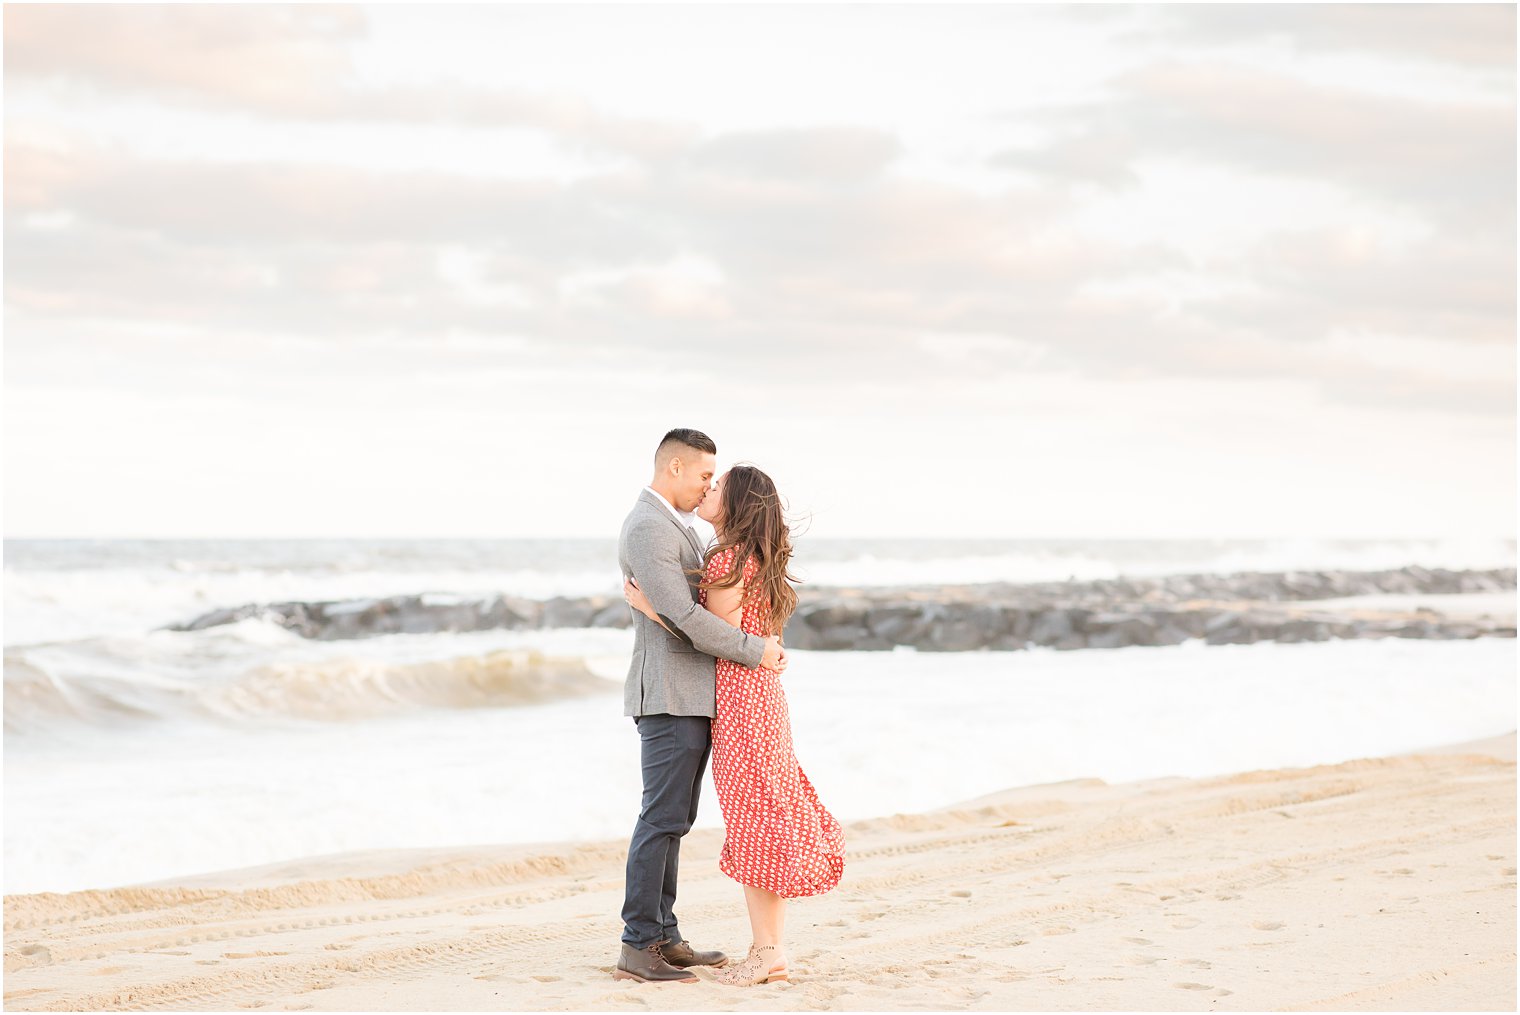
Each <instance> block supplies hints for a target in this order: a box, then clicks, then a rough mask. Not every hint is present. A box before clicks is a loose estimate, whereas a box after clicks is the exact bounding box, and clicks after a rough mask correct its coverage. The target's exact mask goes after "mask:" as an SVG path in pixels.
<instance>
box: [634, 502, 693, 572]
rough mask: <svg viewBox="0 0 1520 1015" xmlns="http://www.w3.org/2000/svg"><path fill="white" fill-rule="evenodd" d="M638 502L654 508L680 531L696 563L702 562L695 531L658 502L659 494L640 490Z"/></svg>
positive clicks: (663, 504) (662, 503)
mask: <svg viewBox="0 0 1520 1015" xmlns="http://www.w3.org/2000/svg"><path fill="white" fill-rule="evenodd" d="M639 500H641V501H643V502H644V503H646V504H648V505H649V506H650V507H652V508H654V509H655V510H656V511H658V512H659V513H660V517H661V518H664V519H665V520H666V521H667V522H669V523H670V524H672V525H674V526H675V527H676V528H678V529H680V530H681V534H682V535H684V536H685V537H686V542H687V543H689V544H690V545H691V548H692V549H693V550H695V551H696V553H697V560H698V562H700V561H701V560H702V554H703V548H702V543H701V541H699V540H698V539H697V530H696V529H694V528H692V527H691V526H690V525H687V524H685V523H684V522H682V521H680V520H678V519H677V518H676V516H675V515H673V514H671V513H670V508H669V507H668V506H667V505H666V504H665V502H664V501H662V500H660V497H659V494H654V493H650V492H649V491H648V490H640V491H639Z"/></svg>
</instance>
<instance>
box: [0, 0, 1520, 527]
mask: <svg viewBox="0 0 1520 1015" xmlns="http://www.w3.org/2000/svg"><path fill="white" fill-rule="evenodd" d="M1515 29H1516V25H1515V7H1514V6H1513V5H1508V4H1505V5H1473V6H1466V5H1435V6H1415V5H1387V6H1378V5H1333V6H1332V5H1324V6H1316V5H1291V6H1289V5H1281V6H1278V5H1272V6H1265V5H1264V6H1254V5H1219V6H1186V7H1161V6H1140V7H1125V6H1050V7H1046V6H966V7H955V6H923V7H905V6H894V7H876V6H865V5H855V6H753V7H752V6H715V5H706V6H638V5H626V6H611V7H584V6H580V7H571V6H563V5H561V6H553V7H550V6H468V7H443V6H429V7H425V8H424V7H408V6H374V7H314V6H300V7H283V8H278V7H266V6H253V5H249V6H237V5H233V6H172V7H169V6H166V7H141V6H90V7H83V6H73V5H21V6H18V5H7V6H6V7H5V8H4V46H5V65H4V84H5V162H4V183H5V218H4V225H5V248H4V255H5V257H4V282H5V349H4V353H5V356H4V368H5V377H4V393H5V410H4V413H5V415H4V422H5V447H4V452H5V504H4V507H5V519H4V527H5V534H6V535H7V536H9V537H19V536H604V537H608V538H611V537H612V536H614V535H615V533H616V530H617V526H618V524H619V522H620V520H621V518H622V516H623V514H624V513H625V512H626V510H627V508H628V506H629V504H630V503H631V501H632V498H633V496H634V495H635V493H636V491H637V489H638V487H639V486H641V485H642V484H643V483H645V482H647V481H648V479H649V460H650V456H651V455H652V452H653V448H654V445H655V443H656V442H657V440H658V438H659V436H660V435H661V434H662V433H663V432H664V431H665V430H666V429H668V428H670V427H673V426H693V427H697V428H700V429H703V430H706V431H707V432H708V433H710V434H711V435H712V436H713V437H714V438H715V440H716V441H717V443H718V450H719V462H720V465H723V464H726V463H731V462H734V461H750V462H754V463H756V464H759V465H760V466H761V467H762V468H765V469H767V470H768V471H769V472H770V473H771V474H772V475H773V476H774V477H775V478H776V480H777V481H778V483H779V484H780V485H781V487H782V490H783V493H785V494H786V495H787V496H788V499H789V501H790V503H791V506H792V509H793V511H794V513H796V514H799V515H807V516H810V518H811V522H810V525H811V528H810V530H809V531H810V532H811V533H812V534H813V535H816V536H820V537H854V536H887V535H904V536H956V537H963V536H996V537H1009V538H1016V537H1024V536H1029V537H1045V536H1074V537H1082V536H1091V537H1146V536H1159V537H1188V536H1203V537H1217V536H1287V537H1315V536H1349V537H1356V536H1378V537H1382V536H1464V535H1470V536H1500V537H1513V536H1514V534H1515V524H1514V518H1515V509H1516V501H1515V480H1516V473H1515V450H1516V448H1515V367H1516V364H1515V348H1516V343H1515V290H1516V263H1515V250H1516V234H1515V222H1516V219H1515V211H1516V208H1515V194H1516V184H1515V179H1516V176H1515V170H1516V165H1515V155H1516V136H1515V122H1516V121H1515V116H1516V107H1515V96H1516V93H1515V38H1516V35H1515Z"/></svg>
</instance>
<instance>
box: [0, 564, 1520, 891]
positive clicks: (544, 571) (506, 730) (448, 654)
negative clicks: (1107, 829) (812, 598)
mask: <svg viewBox="0 0 1520 1015" xmlns="http://www.w3.org/2000/svg"><path fill="white" fill-rule="evenodd" d="M1514 556H1515V552H1514V543H1513V542H1512V541H1503V542H1494V543H1484V542H1473V543H1463V542H1436V541H1431V542H1407V543H1392V542H1388V541H1377V542H1371V541H1369V542H1354V541H1350V542H1321V543H1315V542H1291V543H1289V542H1267V541H1263V542H1251V541H1219V542H1136V543H1116V542H1085V543H1084V542H1078V541H1060V542H1056V541H1034V542H1007V543H995V542H987V541H966V542H949V541H861V542H829V543H824V542H818V543H816V544H809V543H807V542H806V541H805V540H804V541H802V542H800V543H799V546H798V558H799V559H798V567H797V569H796V570H797V571H799V572H801V574H802V577H803V578H804V579H805V580H807V581H810V582H812V583H814V584H817V585H908V584H925V583H961V582H964V583H974V582H987V581H1020V580H1030V581H1035V580H1050V579H1060V578H1067V577H1078V578H1096V577H1111V576H1116V575H1120V574H1125V575H1155V574H1170V573H1181V572H1203V571H1241V570H1283V569H1290V568H1315V567H1338V568H1357V569H1361V568H1383V567H1400V566H1404V565H1406V564H1421V565H1424V566H1428V567H1485V568H1486V567H1501V566H1513V565H1514ZM617 588H618V575H617V571H616V564H615V547H614V546H613V544H612V542H611V541H597V540H583V541H574V540H559V541H547V540H546V541H478V542H477V541H240V542H233V541H218V542H197V541H189V542H156V541H125V540H123V541H60V542H54V541H7V542H6V544H5V613H4V645H5V744H4V751H5V801H6V822H5V872H4V890H5V891H6V892H7V893H14V892H32V891H70V890H76V889H82V888H92V887H109V886H116V885H123V884H133V883H141V882H147V881H156V880H163V879H168V878H172V877H174V876H177V875H188V874H194V873H201V872H206V871H211V870H220V869H226V868H230V867H239V866H246V865H253V864H262V863H269V862H273V861H276V860H281V859H289V858H292V857H298V856H308V855H314V854H322V853H332V852H340V851H348V850H357V849H371V848H392V847H404V846H440V845H461V844H471V843H500V842H539V841H556V840H565V839H570V840H575V839H601V838H620V837H623V836H626V835H627V834H628V832H629V831H630V830H631V827H632V821H633V818H634V816H635V814H636V812H637V806H638V797H639V785H638V779H639V776H638V738H637V735H636V734H635V732H634V728H633V724H632V722H631V721H630V720H629V719H627V718H625V717H624V716H623V715H622V714H621V713H622V701H621V681H622V677H623V673H624V670H625V668H626V665H627V659H628V653H629V650H630V648H631V644H632V635H631V633H630V632H627V631H616V630H551V631H522V632H509V631H484V632H472V633H468V634H451V633H437V634H426V635H394V636H387V637H382V638H372V639H363V640H357V641H351V642H308V641H305V640H304V639H301V638H300V637H298V636H296V635H293V634H291V633H290V632H288V631H285V630H284V629H283V628H280V627H278V626H277V625H273V624H269V623H265V622H262V621H244V622H242V623H239V624H234V625H226V626H223V627H217V628H210V629H207V630H203V631H196V632H172V631H165V630H162V629H161V627H162V626H163V625H165V624H170V623H174V622H177V621H183V620H187V619H190V618H191V617H193V616H195V615H198V614H199V613H202V612H205V611H206V610H209V609H213V608H217V607H225V606H235V605H239V604H242V603H247V602H268V601H285V600H323V599H338V598H349V597H371V596H379V595H390V594H401V593H426V592H431V593H435V594H440V595H451V594H458V595H480V594H492V595H494V594H497V593H510V594H514V595H523V596H529V597H548V596H552V595H559V594H570V595H578V594H591V593H608V594H612V593H615V592H616V591H617ZM1515 662H1516V653H1515V642H1514V641H1513V640H1503V639H1484V640H1479V641H1472V642H1420V641H1407V640H1387V641H1348V642H1331V643H1324V644H1303V645H1275V644H1259V645H1249V646H1220V647H1212V648H1206V647H1204V646H1203V645H1202V644H1199V643H1188V644H1184V645H1181V646H1177V647H1173V648H1126V649H1118V650H1112V651H1084V652H1066V653H1060V652H1053V651H1049V650H1034V651H1030V652H1020V653H989V652H975V653H952V654H930V653H923V654H920V653H915V652H911V651H897V652H890V653H866V652H834V653H810V652H800V651H799V652H795V653H794V658H793V663H792V665H791V667H790V668H789V670H788V673H787V677H786V679H785V684H786V688H787V694H788V698H789V701H790V703H791V709H792V719H793V726H794V731H795V735H796V743H797V750H798V754H799V759H800V760H801V762H802V764H803V766H804V768H805V769H806V771H807V772H808V775H809V777H810V778H811V779H812V780H813V781H814V783H815V785H817V786H818V788H819V792H820V794H821V795H822V796H823V799H824V801H825V803H826V804H827V805H828V806H830V808H831V809H832V810H834V812H835V813H836V814H837V815H838V816H839V817H841V818H842V819H844V820H849V819H852V818H861V817H869V816H874V815H879V814H889V813H897V812H912V811H917V810H924V809H928V808H933V807H939V806H946V805H950V804H953V803H955V802H957V801H961V800H966V799H969V798H972V797H975V796H979V795H982V794H985V793H989V792H994V791H996V790H999V789H1003V788H1006V787H1008V786H1014V785H1023V784H1028V783H1036V782H1047V781H1053V780H1059V779H1067V778H1077V777H1083V776H1096V777H1099V778H1104V779H1109V780H1111V781H1122V780H1129V779H1138V778H1149V777H1153V776H1161V775H1203V774H1212V773H1221V772H1229V771H1236V770H1240V769H1245V768H1260V767H1276V766H1281V765H1305V764H1316V763H1322V762H1333V761H1339V760H1345V759H1346V758H1350V757H1359V756H1366V755H1374V754H1381V753H1388V752H1391V751H1398V750H1409V749H1413V748H1417V747H1421V746H1426V745H1430V744H1437V743H1445V742H1451V741H1456V740H1464V739H1471V738H1474V737H1481V736H1489V735H1493V734H1497V733H1503V732H1507V731H1509V730H1511V729H1513V728H1514V714H1515V680H1514V673H1515ZM525 667H527V668H533V667H537V670H538V673H539V678H538V682H537V683H536V684H535V690H534V693H533V694H526V693H525V694H524V695H523V696H521V698H520V700H519V699H516V698H513V697H512V695H511V694H510V693H508V694H506V696H505V697H503V696H502V694H501V693H499V692H502V691H503V689H504V688H505V689H506V690H507V691H509V692H510V691H511V689H512V688H513V687H514V686H515V684H514V682H518V681H520V680H521V674H522V672H523V670H524V668H525ZM482 688H484V689H486V690H490V691H492V692H493V694H494V696H492V695H488V694H485V693H481V694H480V695H479V696H478V697H472V695H474V694H475V692H476V691H478V690H480V689H482ZM503 701H507V702H509V703H508V704H503ZM719 822H720V814H719V811H718V808H717V802H716V799H715V798H714V797H713V796H712V795H711V786H710V784H709V786H708V788H707V791H706V797H705V801H704V806H703V810H702V817H701V818H700V820H699V825H706V826H715V825H717V824H718V823H719Z"/></svg>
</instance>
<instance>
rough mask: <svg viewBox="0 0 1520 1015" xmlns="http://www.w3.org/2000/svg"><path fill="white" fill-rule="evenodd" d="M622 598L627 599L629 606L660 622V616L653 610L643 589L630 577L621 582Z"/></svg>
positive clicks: (652, 605)
mask: <svg viewBox="0 0 1520 1015" xmlns="http://www.w3.org/2000/svg"><path fill="white" fill-rule="evenodd" d="M623 598H624V599H625V600H627V601H628V605H629V606H631V607H633V608H634V609H635V610H638V611H639V612H640V613H642V614H643V615H644V616H646V617H648V618H649V619H650V620H652V621H654V622H655V623H657V624H658V623H660V618H659V616H658V615H657V614H656V613H655V611H654V604H652V603H651V602H650V601H649V600H648V599H647V598H646V597H645V595H644V590H643V589H641V588H639V583H638V582H636V581H634V580H633V579H632V578H629V579H627V580H625V581H624V582H623ZM660 626H661V627H664V626H665V625H663V624H660Z"/></svg>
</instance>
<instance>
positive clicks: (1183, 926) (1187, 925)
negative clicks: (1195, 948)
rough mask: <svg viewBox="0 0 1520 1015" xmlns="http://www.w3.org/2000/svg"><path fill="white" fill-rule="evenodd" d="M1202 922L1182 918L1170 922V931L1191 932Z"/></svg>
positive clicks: (1185, 917) (1188, 917) (1195, 918)
mask: <svg viewBox="0 0 1520 1015" xmlns="http://www.w3.org/2000/svg"><path fill="white" fill-rule="evenodd" d="M1202 922H1203V921H1202V920H1200V919H1198V918H1197V917H1192V916H1184V917H1180V918H1178V919H1176V920H1173V921H1172V930H1192V929H1193V928H1194V927H1196V926H1198V925H1199V924H1200V923H1202Z"/></svg>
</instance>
